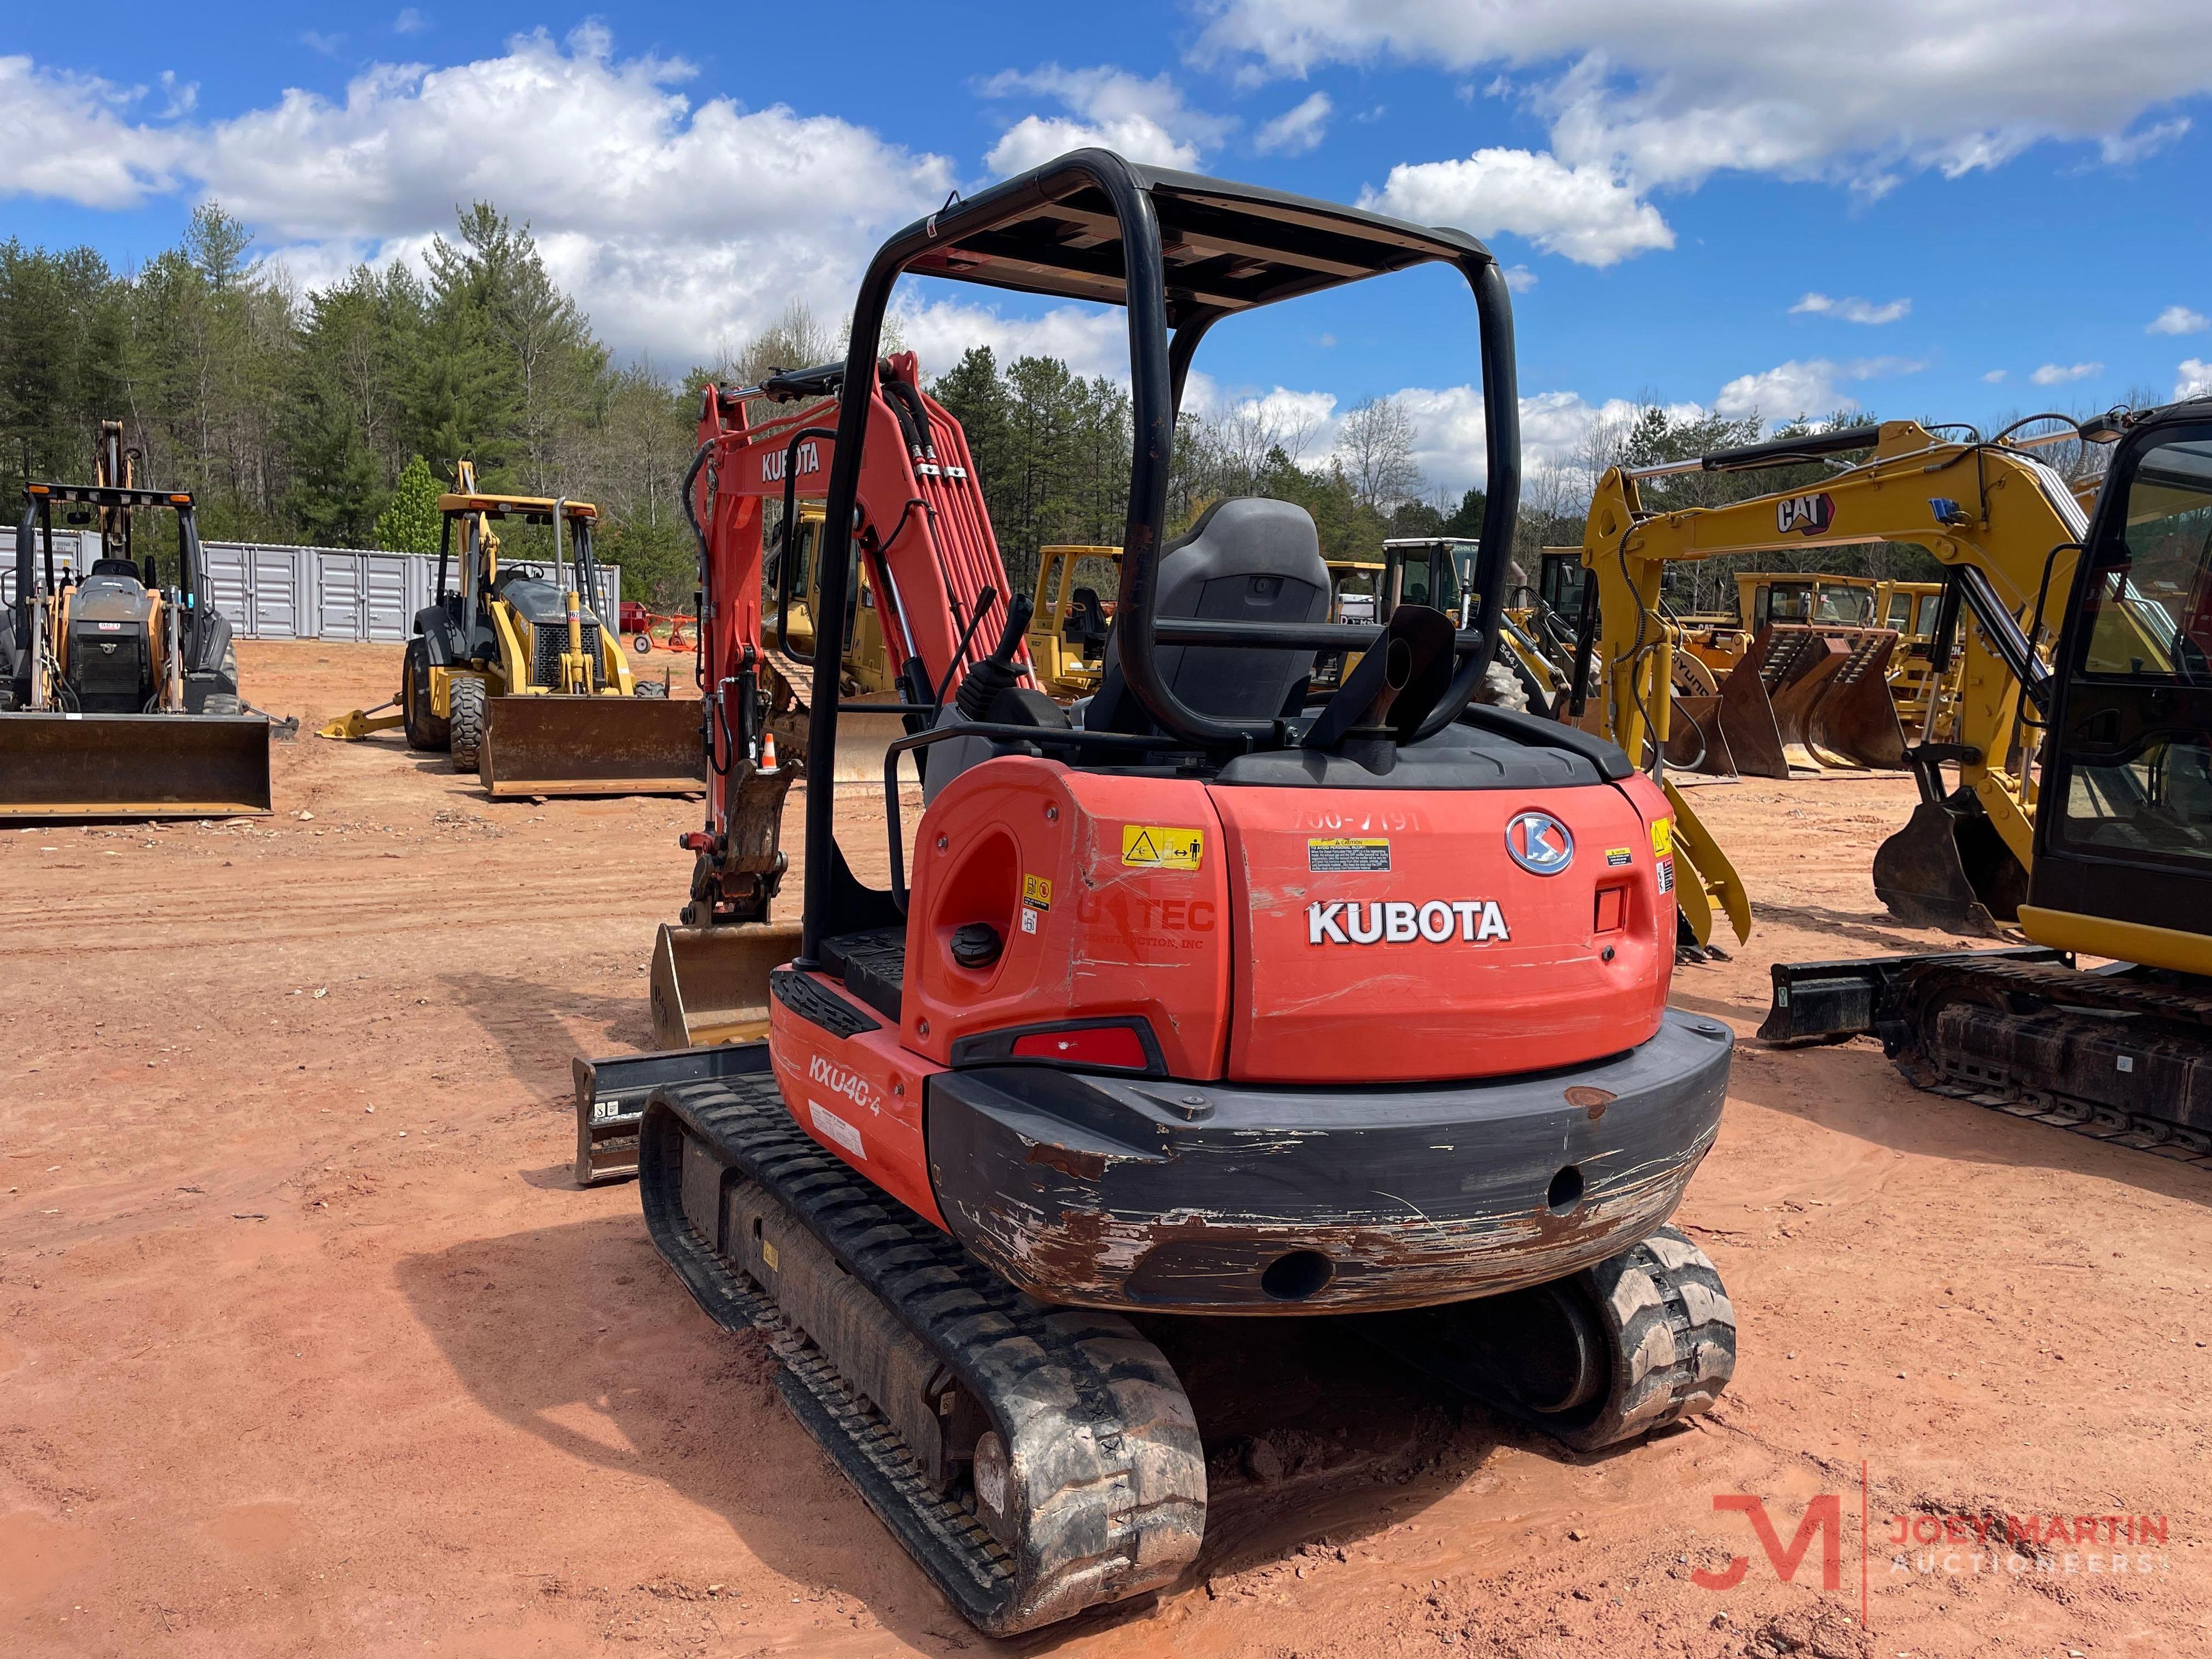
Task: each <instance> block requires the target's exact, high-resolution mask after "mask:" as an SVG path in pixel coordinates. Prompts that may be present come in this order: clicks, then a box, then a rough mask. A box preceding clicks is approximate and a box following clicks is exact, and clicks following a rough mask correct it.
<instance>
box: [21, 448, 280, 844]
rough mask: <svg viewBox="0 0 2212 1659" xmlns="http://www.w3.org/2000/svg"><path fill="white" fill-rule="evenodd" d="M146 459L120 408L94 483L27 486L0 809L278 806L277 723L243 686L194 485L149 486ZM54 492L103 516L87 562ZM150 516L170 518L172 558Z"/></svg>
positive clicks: (118, 813)
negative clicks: (148, 530) (60, 529)
mask: <svg viewBox="0 0 2212 1659" xmlns="http://www.w3.org/2000/svg"><path fill="white" fill-rule="evenodd" d="M137 459H138V458H137V453H136V452H135V451H131V450H127V449H125V447H124V442H123V425H122V422H119V421H103V422H101V423H100V447H99V449H98V451H97V453H96V456H95V461H94V478H95V480H96V482H95V483H91V484H65V483H33V484H30V485H28V486H27V487H26V489H25V490H24V498H23V516H22V520H21V522H20V523H19V524H18V525H17V526H16V528H15V593H14V597H13V599H12V600H11V602H10V603H9V604H8V605H5V606H0V818H26V817H36V818H56V817H62V818H180V817H231V816H233V815H235V814H252V813H261V812H266V811H269V808H270V779H269V739H270V721H269V719H268V717H267V716H266V715H264V714H258V713H249V712H247V711H246V707H245V705H244V704H243V703H242V702H240V698H239V694H238V656H237V653H236V651H235V650H234V647H233V646H232V644H231V634H230V623H229V621H228V619H227V618H226V617H224V616H223V615H222V612H221V611H217V610H216V608H215V604H214V595H213V592H211V590H210V586H209V582H208V575H207V568H206V564H205V562H204V560H203V558H202V557H201V554H200V538H199V526H198V520H197V517H196V515H195V514H194V513H193V508H192V498H191V495H190V494H188V493H187V492H185V491H184V490H176V489H143V488H142V487H140V485H139V483H138V480H137ZM56 507H62V508H64V509H65V511H66V516H67V517H68V518H69V519H70V520H71V521H72V522H76V523H91V522H93V521H94V520H97V522H98V524H99V527H100V555H99V557H98V558H96V559H95V560H94V562H93V565H92V568H91V569H89V570H88V571H86V572H84V573H83V574H82V575H81V576H80V575H76V574H71V573H69V572H66V571H64V570H62V569H60V568H58V567H57V565H56V562H55V558H54V511H55V508H56ZM142 515H158V516H160V517H161V518H166V519H170V520H173V522H174V524H175V526H176V546H175V550H174V552H173V554H172V555H171V556H170V562H169V564H168V566H167V570H166V571H164V570H163V569H162V568H161V556H160V554H159V553H158V552H157V551H156V550H155V548H154V546H153V542H154V540H155V538H154V537H152V536H150V535H149V536H146V537H143V538H142V537H141V536H140V535H139V533H138V532H139V530H140V526H139V523H138V520H139V519H140V517H141V516H142ZM162 574H170V575H172V576H173V578H174V580H172V581H170V582H169V583H167V584H166V585H165V584H163V582H162V581H161V575H162Z"/></svg>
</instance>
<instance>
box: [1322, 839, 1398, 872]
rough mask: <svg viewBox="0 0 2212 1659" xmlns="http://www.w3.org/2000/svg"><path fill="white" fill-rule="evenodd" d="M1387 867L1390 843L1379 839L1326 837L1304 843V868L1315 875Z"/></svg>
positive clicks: (1388, 864) (1384, 868)
mask: <svg viewBox="0 0 2212 1659" xmlns="http://www.w3.org/2000/svg"><path fill="white" fill-rule="evenodd" d="M1389 867H1390V843H1389V841H1388V840H1387V839H1385V838H1384V837H1383V836H1327V837H1325V838H1322V839H1320V840H1316V841H1310V842H1307V843H1306V868H1307V870H1308V871H1310V872H1312V873H1313V874H1315V875H1322V874H1330V875H1340V874H1342V873H1344V872H1347V871H1353V870H1382V871H1387V870H1389Z"/></svg>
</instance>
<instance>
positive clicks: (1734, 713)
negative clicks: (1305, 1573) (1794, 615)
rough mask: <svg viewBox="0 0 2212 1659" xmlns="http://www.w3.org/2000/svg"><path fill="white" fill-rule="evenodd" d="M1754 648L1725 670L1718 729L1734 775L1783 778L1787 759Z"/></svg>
mask: <svg viewBox="0 0 2212 1659" xmlns="http://www.w3.org/2000/svg"><path fill="white" fill-rule="evenodd" d="M1720 730H1721V738H1722V740H1723V742H1724V743H1725V744H1727V745H1728V753H1729V762H1730V763H1732V764H1733V765H1734V766H1735V770H1736V775H1737V776H1739V777H1747V778H1786V777H1788V776H1789V775H1790V757H1788V756H1787V755H1785V754H1784V753H1783V751H1782V732H1781V730H1780V728H1778V726H1776V725H1775V724H1774V705H1773V703H1772V702H1770V701H1768V698H1767V696H1766V682H1765V680H1764V679H1762V678H1760V677H1759V650H1758V648H1757V647H1753V649H1752V651H1751V652H1750V653H1748V654H1747V655H1746V656H1745V658H1744V659H1743V660H1742V661H1741V662H1740V663H1738V664H1737V665H1735V667H1734V668H1731V669H1730V670H1729V676H1728V678H1726V679H1724V680H1723V681H1722V682H1721V698H1720Z"/></svg>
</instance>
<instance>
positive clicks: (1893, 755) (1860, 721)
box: [1805, 629, 1905, 772]
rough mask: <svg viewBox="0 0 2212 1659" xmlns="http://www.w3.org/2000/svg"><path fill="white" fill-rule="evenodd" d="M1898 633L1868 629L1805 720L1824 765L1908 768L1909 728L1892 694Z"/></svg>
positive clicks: (1852, 644) (1852, 643) (1807, 738)
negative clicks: (1891, 673) (1891, 664)
mask: <svg viewBox="0 0 2212 1659" xmlns="http://www.w3.org/2000/svg"><path fill="white" fill-rule="evenodd" d="M1896 647H1897V635H1894V634H1893V633H1891V632H1890V631H1889V630H1888V629H1868V630H1867V631H1866V632H1865V633H1863V634H1862V635H1859V636H1858V637H1857V638H1856V639H1854V640H1852V641H1850V654H1849V655H1848V656H1846V657H1845V658H1844V662H1843V664H1842V665H1841V666H1840V667H1838V669H1837V670H1836V671H1835V672H1834V673H1833V674H1832V675H1830V676H1829V677H1828V683H1827V684H1828V689H1827V690H1826V691H1825V692H1823V693H1822V694H1821V696H1820V701H1819V702H1815V703H1814V705H1813V708H1812V711H1811V713H1810V714H1808V716H1807V718H1806V721H1805V741H1806V743H1807V744H1808V746H1809V747H1810V748H1811V749H1812V750H1813V753H1814V756H1815V757H1818V758H1819V759H1820V761H1821V763H1823V764H1826V765H1842V766H1858V767H1864V768H1866V769H1869V770H1871V771H1884V772H1887V771H1896V770H1898V769H1900V768H1902V767H1903V766H1904V764H1905V728H1904V726H1901V725H1899V723H1898V719H1897V699H1896V698H1895V697H1893V696H1891V695H1890V690H1889V662H1890V658H1891V656H1892V654H1893V653H1894V651H1895V650H1896Z"/></svg>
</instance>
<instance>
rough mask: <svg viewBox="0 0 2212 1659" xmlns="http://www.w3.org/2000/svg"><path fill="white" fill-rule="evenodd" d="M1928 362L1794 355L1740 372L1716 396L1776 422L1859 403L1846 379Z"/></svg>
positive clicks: (1729, 408)
mask: <svg viewBox="0 0 2212 1659" xmlns="http://www.w3.org/2000/svg"><path fill="white" fill-rule="evenodd" d="M1925 366H1926V365H1924V364H1923V363H1919V362H1914V361H1912V360H1911V359H1910V358H1906V357H1860V358H1857V359H1854V360H1853V361H1851V362H1845V363H1836V362H1830V361H1829V360H1828V359H1827V358H1826V357H1811V358H1807V359H1805V360H1804V361H1802V362H1800V361H1798V360H1797V359H1796V358H1792V359H1791V360H1790V362H1786V363H1777V364H1776V365H1775V366H1774V367H1773V368H1770V369H1765V370H1763V371H1761V372H1760V373H1759V374H1739V375H1738V376H1736V378H1735V380H1730V381H1729V383H1728V384H1727V385H1726V386H1723V387H1722V388H1721V389H1720V392H1719V395H1718V396H1717V397H1716V398H1714V399H1713V412H1714V413H1715V414H1717V415H1725V416H1728V417H1729V419H1730V420H1741V419H1743V418H1744V417H1745V416H1750V415H1759V416H1764V417H1765V419H1766V421H1767V422H1769V423H1770V424H1771V423H1772V422H1778V421H1787V420H1791V419H1794V418H1795V417H1796V416H1800V415H1809V416H1814V418H1815V419H1817V418H1819V417H1820V416H1825V415H1832V414H1834V413H1836V412H1837V411H1838V410H1852V409H1857V407H1858V399H1857V398H1856V397H1854V396H1852V395H1851V393H1850V392H1847V391H1845V390H1844V382H1846V381H1857V380H1887V379H1889V378H1891V377H1892V376H1894V375H1899V374H1917V373H1919V371H1920V370H1921V369H1922V368H1924V367H1925Z"/></svg>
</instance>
